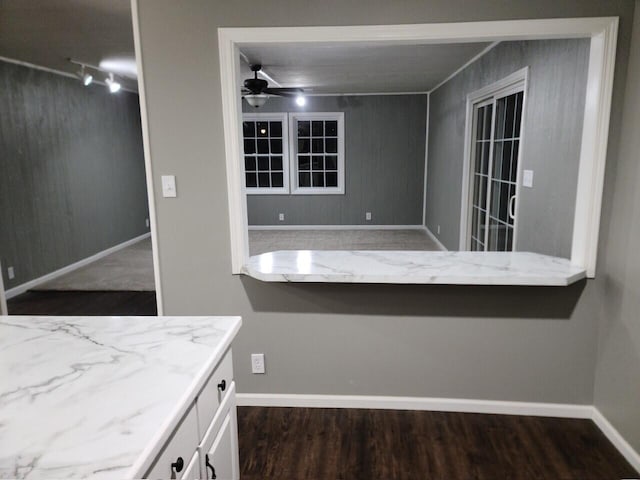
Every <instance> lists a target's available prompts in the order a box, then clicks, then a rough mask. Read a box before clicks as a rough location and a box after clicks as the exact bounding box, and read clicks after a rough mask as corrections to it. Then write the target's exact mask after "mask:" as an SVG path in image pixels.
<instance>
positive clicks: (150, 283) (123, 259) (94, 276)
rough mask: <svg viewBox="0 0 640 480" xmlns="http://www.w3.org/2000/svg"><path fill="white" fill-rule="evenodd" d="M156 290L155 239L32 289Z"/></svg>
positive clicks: (145, 240)
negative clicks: (153, 251)
mask: <svg viewBox="0 0 640 480" xmlns="http://www.w3.org/2000/svg"><path fill="white" fill-rule="evenodd" d="M155 288H156V287H155V281H154V276H153V255H152V252H151V239H150V238H147V239H144V240H142V241H140V242H138V243H135V244H133V245H131V246H129V247H127V248H123V249H122V250H119V251H117V252H115V253H112V254H111V255H107V256H106V257H104V258H101V259H100V260H97V261H95V262H93V263H91V264H89V265H87V266H84V267H82V268H79V269H78V270H75V271H73V272H70V273H67V274H66V275H62V276H60V277H58V278H56V279H54V280H51V281H50V282H46V283H43V284H42V285H38V286H37V287H35V288H33V289H32V290H34V291H43V290H46V291H49V290H73V291H132V292H147V291H154V290H155Z"/></svg>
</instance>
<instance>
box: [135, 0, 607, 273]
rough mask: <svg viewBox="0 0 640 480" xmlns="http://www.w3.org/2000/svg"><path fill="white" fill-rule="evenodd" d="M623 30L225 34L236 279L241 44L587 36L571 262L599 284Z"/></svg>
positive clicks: (578, 21) (425, 27)
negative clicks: (613, 101)
mask: <svg viewBox="0 0 640 480" xmlns="http://www.w3.org/2000/svg"><path fill="white" fill-rule="evenodd" d="M134 2H135V0H134ZM618 23H619V19H618V17H582V18H554V19H529V20H526V19H525V20H498V21H483V22H456V23H430V24H414V25H358V26H331V27H329V26H321V27H229V28H219V29H218V49H219V60H220V84H221V98H222V116H223V123H224V139H225V152H226V167H227V188H228V197H229V228H230V237H231V271H232V273H234V274H240V273H242V267H243V265H245V264H247V263H248V260H249V240H248V239H249V234H248V229H247V225H248V223H247V205H246V204H247V202H246V195H245V193H244V189H243V188H242V185H243V184H242V182H243V179H242V178H241V177H242V175H243V174H242V172H243V169H242V168H240V164H239V163H238V157H240V156H241V153H242V145H241V140H242V122H241V118H242V105H241V99H240V95H239V94H238V85H240V83H241V78H242V76H241V74H240V57H239V51H240V50H239V49H240V47H241V46H242V45H247V44H252V43H253V44H255V43H259V44H270V45H273V44H277V43H312V42H316V43H327V44H331V43H334V42H349V43H362V42H382V43H387V44H394V43H395V44H397V43H404V44H407V43H451V42H495V41H515V40H543V39H553V38H556V39H557V38H580V37H582V38H584V37H586V38H590V39H591V46H590V51H589V70H588V73H587V89H586V90H587V98H586V103H585V112H584V123H583V129H582V143H581V149H580V167H579V172H578V187H577V195H576V208H575V215H574V222H573V242H572V248H571V263H572V264H573V265H576V266H580V267H583V268H585V269H586V270H587V276H588V277H590V278H593V277H595V269H596V259H597V252H598V234H599V230H600V212H601V209H602V191H603V187H604V171H605V165H606V160H607V143H608V137H609V120H610V113H611V96H612V93H613V73H614V68H615V58H616V45H617V37H618ZM137 37H139V32H138V34H137V35H136V38H137ZM138 41H139V38H138ZM144 98H145V95H144V94H141V101H144ZM146 156H148V152H147V155H146ZM148 183H149V182H148ZM478 255H483V253H478Z"/></svg>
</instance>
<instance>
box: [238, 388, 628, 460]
mask: <svg viewBox="0 0 640 480" xmlns="http://www.w3.org/2000/svg"><path fill="white" fill-rule="evenodd" d="M236 400H237V405H238V406H239V407H250V406H251V407H306V408H366V409H383V410H423V411H433V412H461V413H489V414H498V415H529V416H535V417H556V418H584V419H589V420H592V421H593V422H594V423H595V424H596V426H597V427H598V428H599V429H600V430H601V431H602V433H603V434H604V435H605V436H606V437H607V438H608V439H609V441H610V442H611V443H612V444H613V445H614V446H615V447H616V448H617V449H618V451H619V452H620V453H621V454H622V456H624V458H625V459H626V460H627V461H628V462H629V463H630V464H631V466H632V467H633V468H635V469H636V470H638V471H640V454H638V452H636V451H635V450H634V449H633V447H632V446H631V445H629V443H628V442H627V441H626V440H625V439H624V438H623V437H622V435H620V432H618V430H616V428H615V427H614V426H613V425H612V424H611V423H610V422H609V421H608V420H607V419H606V418H605V417H604V415H602V413H601V412H600V410H598V409H597V408H596V407H594V406H593V405H576V404H565V403H535V402H506V401H500V400H470V399H459V398H431V397H387V396H369V395H297V394H287V393H285V394H271V393H238V394H237V395H236Z"/></svg>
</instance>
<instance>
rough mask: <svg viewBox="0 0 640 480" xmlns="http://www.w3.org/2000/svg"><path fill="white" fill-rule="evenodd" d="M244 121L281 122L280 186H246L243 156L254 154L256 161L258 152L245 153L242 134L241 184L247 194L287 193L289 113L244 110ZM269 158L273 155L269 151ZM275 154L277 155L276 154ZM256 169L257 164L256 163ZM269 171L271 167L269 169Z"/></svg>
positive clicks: (288, 175)
mask: <svg viewBox="0 0 640 480" xmlns="http://www.w3.org/2000/svg"><path fill="white" fill-rule="evenodd" d="M245 121H252V122H258V121H270V122H272V121H279V122H282V187H247V183H246V182H247V180H246V179H247V171H246V166H245V156H255V158H256V162H257V161H258V153H257V151H256V153H255V154H249V155H246V154H245V152H244V134H243V135H242V140H243V142H242V156H241V158H240V162H241V165H242V186H243V189H244V191H245V193H246V194H247V195H289V194H290V187H289V185H290V184H289V178H290V173H289V171H290V168H289V150H290V142H289V138H290V137H289V115H288V114H287V113H286V112H270V113H266V112H263V113H254V112H246V113H243V114H242V122H243V123H244V122H245ZM256 138H257V137H256ZM268 156H269V159H271V157H272V156H273V155H272V154H271V153H269V155H268ZM276 156H277V155H276ZM256 171H258V170H257V165H256ZM269 172H271V169H269Z"/></svg>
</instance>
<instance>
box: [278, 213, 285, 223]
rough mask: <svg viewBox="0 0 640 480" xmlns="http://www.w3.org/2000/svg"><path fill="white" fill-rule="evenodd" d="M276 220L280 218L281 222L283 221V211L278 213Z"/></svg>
mask: <svg viewBox="0 0 640 480" xmlns="http://www.w3.org/2000/svg"><path fill="white" fill-rule="evenodd" d="M278 220H280V221H281V222H284V213H279V214H278Z"/></svg>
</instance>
